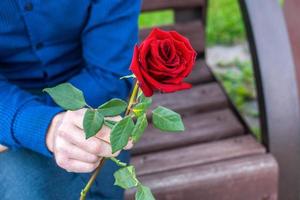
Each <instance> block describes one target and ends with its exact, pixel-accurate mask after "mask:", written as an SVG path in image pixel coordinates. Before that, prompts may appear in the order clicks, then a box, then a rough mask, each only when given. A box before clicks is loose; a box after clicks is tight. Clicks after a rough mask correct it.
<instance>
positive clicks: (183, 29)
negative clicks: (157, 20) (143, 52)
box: [140, 20, 205, 53]
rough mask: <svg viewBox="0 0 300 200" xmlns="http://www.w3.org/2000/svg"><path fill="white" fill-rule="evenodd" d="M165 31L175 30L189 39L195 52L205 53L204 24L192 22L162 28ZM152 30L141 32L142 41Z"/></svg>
mask: <svg viewBox="0 0 300 200" xmlns="http://www.w3.org/2000/svg"><path fill="white" fill-rule="evenodd" d="M160 28H162V29H163V30H175V31H178V32H179V33H180V34H182V35H184V36H185V37H187V38H188V39H189V40H190V42H191V44H192V46H193V47H194V48H195V50H196V51H197V52H199V53H202V52H204V45H205V44H204V29H203V26H202V22H201V21H200V20H198V21H192V22H188V23H184V24H179V23H178V24H175V25H168V26H161V27H160ZM150 31H151V28H147V29H142V30H140V40H141V41H142V40H144V39H145V38H146V37H147V36H148V35H149V33H150Z"/></svg>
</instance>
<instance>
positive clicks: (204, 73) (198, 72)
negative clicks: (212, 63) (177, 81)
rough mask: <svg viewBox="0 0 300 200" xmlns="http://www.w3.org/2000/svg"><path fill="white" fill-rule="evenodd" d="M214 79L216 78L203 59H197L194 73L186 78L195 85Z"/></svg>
mask: <svg viewBox="0 0 300 200" xmlns="http://www.w3.org/2000/svg"><path fill="white" fill-rule="evenodd" d="M212 80H214V77H213V75H212V72H211V71H210V69H209V68H208V66H207V64H206V63H205V61H203V60H202V59H199V60H197V61H196V64H195V66H194V69H193V71H192V73H191V74H190V75H189V76H188V77H187V78H186V81H187V82H188V83H192V84H193V85H196V84H199V83H206V82H210V81H212Z"/></svg>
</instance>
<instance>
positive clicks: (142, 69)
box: [130, 28, 196, 97]
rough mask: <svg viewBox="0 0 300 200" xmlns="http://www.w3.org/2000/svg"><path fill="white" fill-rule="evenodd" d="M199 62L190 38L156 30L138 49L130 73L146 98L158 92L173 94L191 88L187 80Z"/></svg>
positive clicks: (135, 51) (136, 48)
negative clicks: (196, 61)
mask: <svg viewBox="0 0 300 200" xmlns="http://www.w3.org/2000/svg"><path fill="white" fill-rule="evenodd" d="M195 59H196V52H195V51H194V49H193V48H192V46H191V44H190V42H189V40H188V39H187V38H185V37H183V36H182V35H180V34H179V33H177V32H175V31H163V30H160V29H158V28H155V29H153V30H152V32H151V33H150V35H149V36H148V37H147V38H146V39H145V40H144V41H143V42H142V43H141V45H140V46H135V49H134V55H133V58H132V62H131V65H130V70H131V71H132V72H133V74H134V75H135V76H136V78H137V80H138V82H139V86H140V88H141V89H142V91H143V93H144V95H145V96H147V97H150V96H152V95H153V92H154V91H156V90H157V91H160V92H165V93H169V92H176V91H178V90H184V89H189V88H191V87H192V85H191V84H189V83H186V82H184V79H185V78H186V77H187V76H188V75H189V74H190V73H191V71H192V69H193V66H194V64H195Z"/></svg>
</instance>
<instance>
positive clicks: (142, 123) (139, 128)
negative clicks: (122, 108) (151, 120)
mask: <svg viewBox="0 0 300 200" xmlns="http://www.w3.org/2000/svg"><path fill="white" fill-rule="evenodd" d="M147 126H148V121H147V116H146V114H143V115H142V116H140V117H138V118H137V121H136V124H135V127H134V129H133V132H132V139H133V141H134V142H135V143H136V142H138V141H139V140H140V139H141V137H142V136H143V134H144V132H145V130H146V128H147Z"/></svg>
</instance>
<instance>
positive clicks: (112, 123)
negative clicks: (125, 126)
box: [104, 119, 118, 129]
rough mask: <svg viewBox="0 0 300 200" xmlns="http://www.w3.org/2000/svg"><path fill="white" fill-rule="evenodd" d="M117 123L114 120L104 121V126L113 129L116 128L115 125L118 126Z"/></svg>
mask: <svg viewBox="0 0 300 200" xmlns="http://www.w3.org/2000/svg"><path fill="white" fill-rule="evenodd" d="M116 123H118V122H116V121H112V120H109V119H104V124H105V125H106V126H108V127H109V128H110V129H112V128H113V127H114V125H116Z"/></svg>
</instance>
